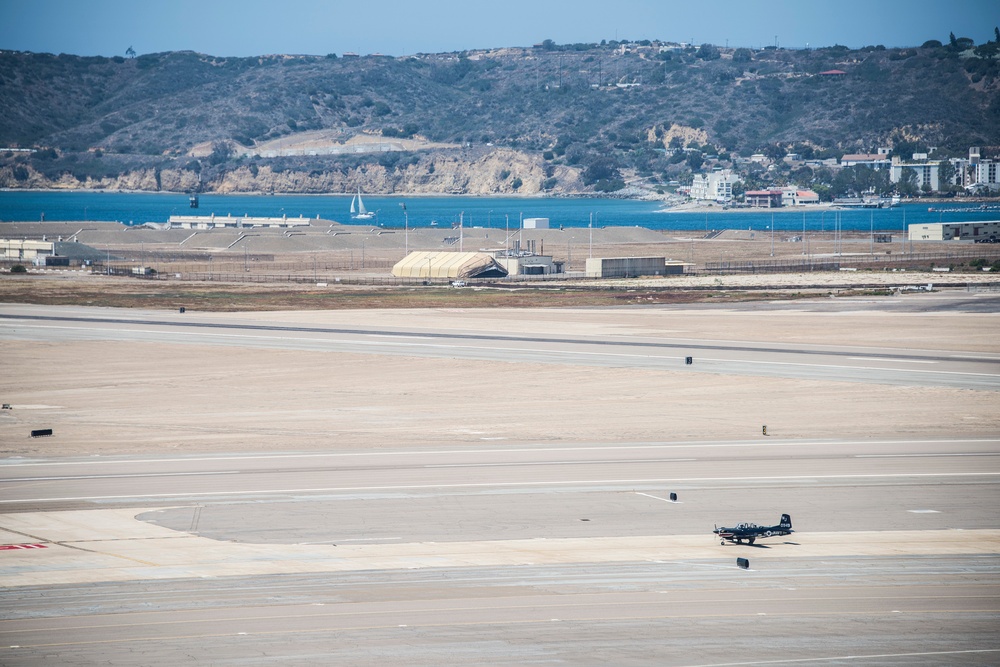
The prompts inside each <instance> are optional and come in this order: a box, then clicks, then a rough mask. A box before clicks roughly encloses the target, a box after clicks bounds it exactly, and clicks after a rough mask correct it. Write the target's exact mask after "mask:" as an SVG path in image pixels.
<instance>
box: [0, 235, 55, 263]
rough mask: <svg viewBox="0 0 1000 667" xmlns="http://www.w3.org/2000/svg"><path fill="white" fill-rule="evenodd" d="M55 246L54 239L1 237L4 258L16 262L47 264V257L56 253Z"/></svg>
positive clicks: (1, 249) (1, 250)
mask: <svg viewBox="0 0 1000 667" xmlns="http://www.w3.org/2000/svg"><path fill="white" fill-rule="evenodd" d="M54 246H55V244H54V243H53V242H52V241H28V240H20V239H0V253H3V259H5V260H7V261H14V262H22V261H23V262H32V263H35V264H45V258H47V257H50V256H51V255H53V254H54V252H55V248H54Z"/></svg>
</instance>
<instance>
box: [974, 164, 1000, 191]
mask: <svg viewBox="0 0 1000 667" xmlns="http://www.w3.org/2000/svg"><path fill="white" fill-rule="evenodd" d="M998 171H1000V162H995V161H993V160H980V161H979V164H977V165H976V183H975V184H976V185H984V186H986V187H987V188H989V189H990V190H1000V179H998V178H997V172H998Z"/></svg>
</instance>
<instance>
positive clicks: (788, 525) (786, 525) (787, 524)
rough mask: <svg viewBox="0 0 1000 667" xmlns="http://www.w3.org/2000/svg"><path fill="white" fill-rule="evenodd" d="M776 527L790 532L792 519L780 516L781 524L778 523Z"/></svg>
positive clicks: (784, 515) (783, 515) (785, 515)
mask: <svg viewBox="0 0 1000 667" xmlns="http://www.w3.org/2000/svg"><path fill="white" fill-rule="evenodd" d="M778 526H779V527H781V528H787V529H788V530H791V529H792V517H790V516H788V515H787V514H782V515H781V523H779V524H778Z"/></svg>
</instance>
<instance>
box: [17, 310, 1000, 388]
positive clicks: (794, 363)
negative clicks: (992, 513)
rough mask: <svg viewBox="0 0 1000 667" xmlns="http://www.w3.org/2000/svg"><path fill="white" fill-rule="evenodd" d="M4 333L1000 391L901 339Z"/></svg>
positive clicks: (92, 320) (113, 329)
mask: <svg viewBox="0 0 1000 667" xmlns="http://www.w3.org/2000/svg"><path fill="white" fill-rule="evenodd" d="M2 338H8V339H19V338H20V339H24V338H28V339H31V340H37V341H47V342H66V341H101V340H115V341H133V342H146V343H158V344H208V345H220V346H238V347H250V348H262V349H282V350H305V351H311V352H342V353H351V352H359V353H364V354H383V355H398V356H416V357H429V358H448V359H466V360H490V361H504V362H513V363H526V364H569V365H579V366H601V367H612V368H643V369H654V370H681V371H684V372H692V373H714V374H724V375H743V376H759V377H781V378H797V379H821V380H830V381H847V382H869V383H879V384H897V385H907V386H913V385H917V386H929V387H956V388H963V389H988V390H993V391H996V390H1000V354H993V353H962V354H958V353H950V354H948V353H945V354H942V353H941V352H940V351H908V352H905V353H904V352H901V351H900V350H899V349H897V348H858V347H837V346H831V345H825V346H809V345H797V346H794V347H790V346H783V345H777V344H752V343H749V342H745V343H739V342H734V341H718V342H714V343H708V342H705V341H699V340H689V339H679V338H666V339H665V338H656V339H652V338H643V337H638V336H629V337H621V336H619V337H615V338H614V339H602V340H595V339H594V338H587V337H566V336H544V337H543V336H513V335H500V334H493V335H490V334H475V333H461V332H447V331H441V330H435V331H416V330H409V331H408V330H405V329H399V328H382V329H360V328H358V329H349V328H329V327H317V326H287V325H279V324H246V323H243V322H239V321H226V319H225V318H224V317H219V316H214V317H211V318H204V317H202V318H201V319H199V316H197V315H191V316H187V315H185V316H183V317H182V316H181V315H179V314H178V315H159V316H157V317H156V318H149V317H146V318H121V317H114V316H106V317H100V316H95V315H89V316H80V315H74V314H70V313H68V312H64V313H63V314H53V315H42V314H37V313H25V312H17V311H15V312H7V313H0V339H2ZM688 357H691V358H692V363H691V364H687V363H686V360H687V358H688ZM695 359H696V361H695Z"/></svg>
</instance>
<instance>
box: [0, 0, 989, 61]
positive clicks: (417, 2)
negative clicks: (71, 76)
mask: <svg viewBox="0 0 1000 667" xmlns="http://www.w3.org/2000/svg"><path fill="white" fill-rule="evenodd" d="M997 25H1000V2H997V0H715V1H714V2H702V1H699V0H684V1H683V2H679V1H676V0H600V1H597V0H487V1H483V0H354V1H353V2H345V1H343V0H165V1H164V0H161V1H154V2H147V1H146V0H132V1H130V2H124V1H123V0H0V49H4V50H18V51H34V52H48V53H70V54H75V55H85V56H91V55H102V56H114V55H125V51H126V49H128V48H129V47H132V48H133V49H134V50H135V52H136V53H137V54H139V55H142V54H144V53H158V52H163V51H183V50H191V51H197V52H199V53H205V54H209V55H215V56H254V55H266V54H278V53H281V54H312V55H326V54H329V53H336V54H342V53H344V52H354V53H358V54H361V55H365V54H370V53H382V54H385V55H392V56H403V55H410V54H415V53H443V52H451V51H464V50H472V49H484V48H495V47H503V46H531V45H532V44H536V43H538V42H541V41H543V40H545V39H551V40H553V41H554V42H556V43H557V44H568V43H575V42H600V41H601V40H608V41H610V40H615V39H617V40H623V39H628V40H642V39H650V40H653V39H660V40H664V41H673V42H688V43H694V44H703V43H711V44H716V45H718V46H747V47H752V48H761V47H763V46H772V45H777V46H781V47H788V48H802V47H814V48H815V47H822V46H832V45H834V44H841V45H843V46H847V47H850V48H860V47H863V46H869V45H879V44H881V45H883V46H886V47H890V48H891V47H897V46H919V45H920V44H923V43H924V42H925V41H927V40H929V39H937V40H940V41H942V42H947V41H948V36H949V33H951V32H953V33H954V34H955V36H956V37H969V38H971V39H973V40H974V41H975V43H976V44H981V43H983V42H985V41H988V40H992V39H994V38H995V36H994V27H996V26H997Z"/></svg>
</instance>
